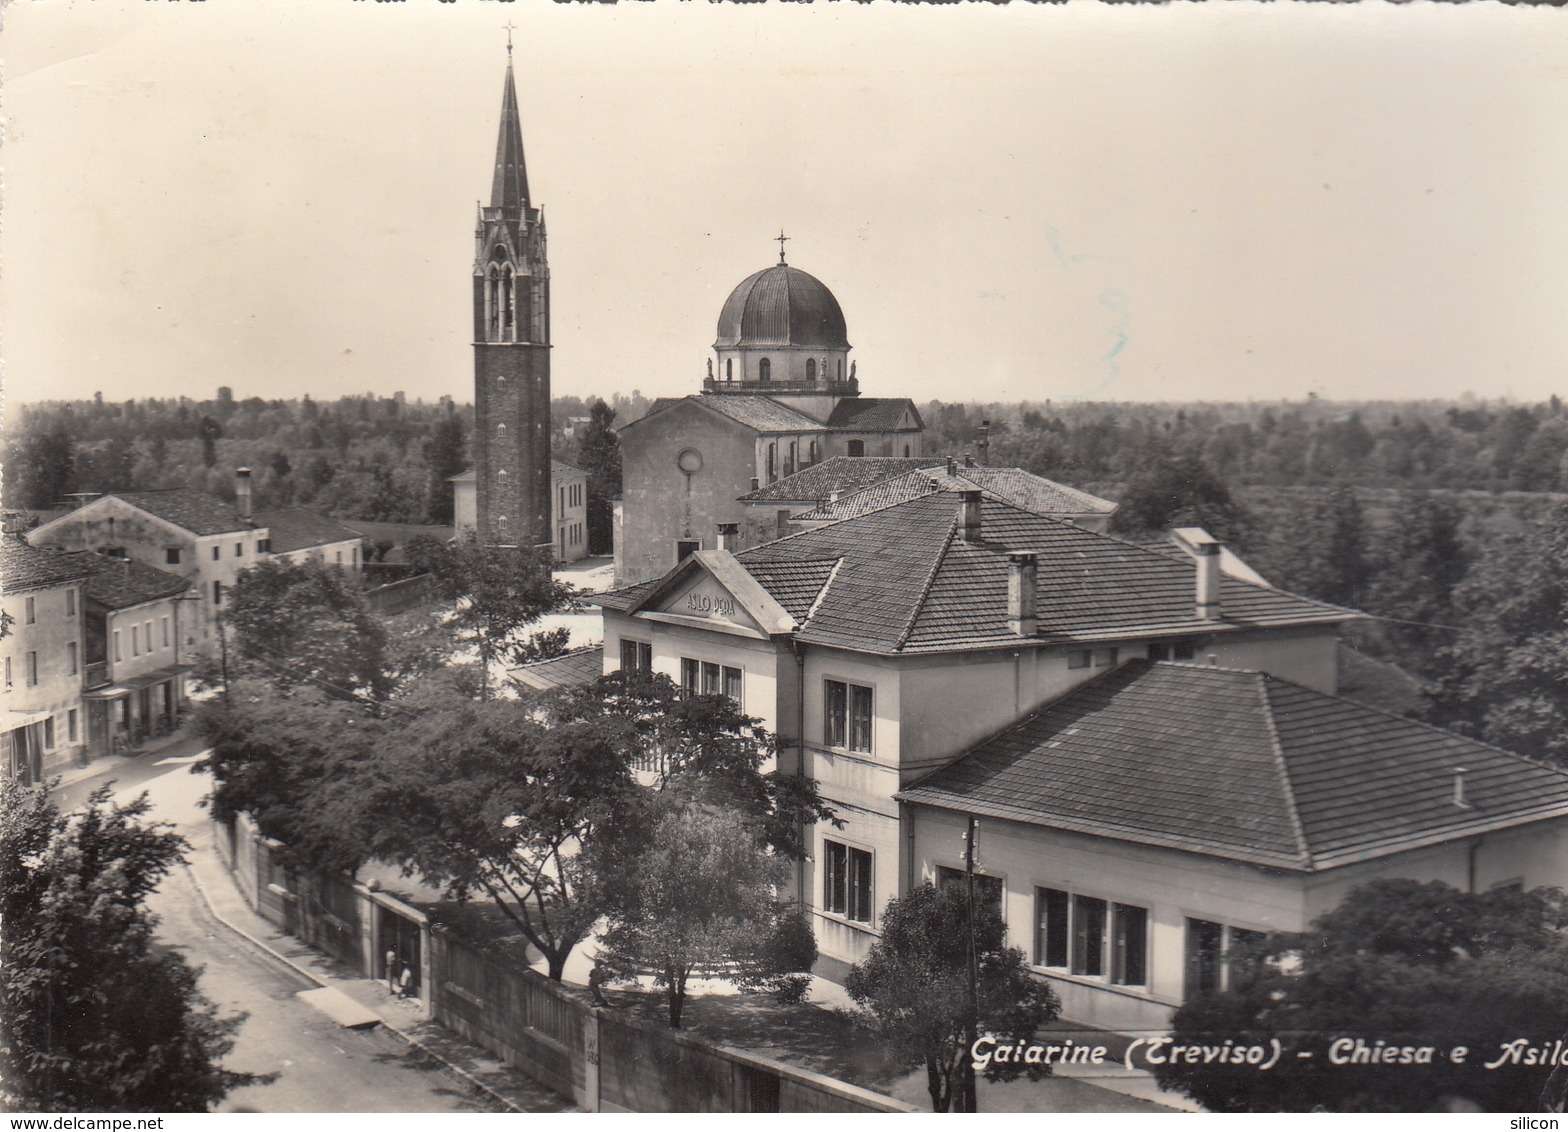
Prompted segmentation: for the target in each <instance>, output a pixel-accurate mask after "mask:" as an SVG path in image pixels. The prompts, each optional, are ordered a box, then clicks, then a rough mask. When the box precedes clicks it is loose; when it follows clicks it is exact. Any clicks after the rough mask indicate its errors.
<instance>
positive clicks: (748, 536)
mask: <svg viewBox="0 0 1568 1132" xmlns="http://www.w3.org/2000/svg"><path fill="white" fill-rule="evenodd" d="M777 238H778V240H779V248H780V250H779V262H778V263H776V264H774V265H772V266H771V267H766V268H764V269H763V270H761V271H758V272H756V273H755V274H753V275H750V276H748V277H747V278H746V279H744V280H742V281H741V283H740V284H739V286H737V287H736V288H735V289H734V291H732V292H731V293H730V296H729V298H728V299H726V300H725V302H724V306H723V308H722V309H721V310H720V311H719V321H718V334H717V337H716V338H715V339H714V343H713V351H714V357H713V358H710V359H709V361H708V373H707V377H706V378H705V379H704V380H703V383H702V392H701V393H695V394H692V395H690V396H687V397H675V398H661V399H660V400H658V401H655V402H654V404H653V407H652V408H651V409H650V410H649V412H648V414H647V415H646V416H644V417H643V418H642V419H641V420H637V421H633V422H631V423H630V424H628V425H626V426H624V427H623V428H622V429H621V430H620V438H621V477H622V483H623V484H624V485H625V493H626V498H625V502H624V504H623V506H622V507H621V509H620V512H619V517H618V522H617V524H616V534H615V576H616V580H617V582H618V583H619V584H622V585H628V584H631V583H633V582H640V581H645V580H647V579H649V578H655V577H658V576H659V575H660V574H662V573H664V572H665V571H666V570H668V569H669V568H670V567H671V566H673V565H675V564H676V563H677V562H679V561H681V560H682V559H684V558H686V557H688V556H689V555H691V554H693V553H694V552H696V551H698V550H712V549H714V548H715V547H716V546H717V545H718V542H717V539H718V535H717V533H716V532H717V529H718V526H719V525H720V524H732V523H733V524H735V526H736V528H737V531H738V532H739V534H738V537H739V538H740V540H741V541H742V542H743V543H744V544H745V545H754V544H756V543H758V542H761V541H763V538H764V537H771V535H767V536H765V535H764V533H763V532H762V531H760V530H752V529H751V526H750V525H748V524H747V523H746V520H747V508H746V507H745V505H744V504H742V503H741V502H740V497H741V496H742V495H745V494H747V493H748V492H751V491H755V490H757V489H758V488H762V487H767V486H768V485H770V484H774V483H777V482H778V481H779V480H781V479H787V478H788V477H790V476H793V475H794V474H796V473H797V472H799V471H801V470H803V469H806V468H810V467H813V466H815V465H817V464H820V463H822V462H823V461H825V460H829V459H832V458H834V457H870V456H897V457H918V456H923V455H926V453H925V451H924V449H923V447H922V445H923V437H924V430H925V426H924V424H923V423H922V422H921V420H920V413H919V411H918V410H917V409H916V408H915V405H914V402H913V401H911V400H910V399H909V398H907V397H862V396H861V395H860V382H859V379H858V377H857V376H856V373H855V363H854V362H853V361H851V360H850V358H849V350H850V346H849V335H848V331H847V329H846V326H845V322H844V311H843V309H842V308H841V307H840V306H839V302H838V299H837V298H835V297H834V295H833V292H832V291H830V290H828V288H827V287H826V285H824V284H823V283H822V282H821V281H820V280H818V279H817V278H816V277H814V276H812V275H809V274H807V273H806V272H804V271H802V270H800V269H799V268H797V267H792V266H791V265H790V264H789V263H787V262H786V261H785V257H784V251H783V241H784V240H785V238H786V237H784V236H783V235H782V234H781V235H780V236H779V237H777ZM715 363H716V364H715Z"/></svg>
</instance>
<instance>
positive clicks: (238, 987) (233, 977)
mask: <svg viewBox="0 0 1568 1132" xmlns="http://www.w3.org/2000/svg"><path fill="white" fill-rule="evenodd" d="M199 750H200V748H199V746H197V745H195V744H182V745H181V746H180V747H177V748H174V749H170V750H168V751H164V752H162V753H160V754H157V755H149V756H146V757H145V758H142V759H137V760H127V761H124V762H118V763H116V764H114V765H113V766H111V767H110V768H109V769H107V770H105V771H104V772H103V774H102V775H95V776H94V778H93V779H90V780H85V781H82V782H77V783H73V784H72V785H71V786H70V787H68V788H66V789H64V790H62V791H60V792H59V794H58V795H57V797H56V802H57V804H59V805H61V806H64V807H69V806H71V805H74V804H76V803H77V802H79V801H80V800H81V799H83V798H85V797H86V796H87V794H89V793H90V792H91V790H92V789H93V787H94V786H95V785H96V784H97V783H98V781H100V780H102V779H106V778H113V779H114V780H115V783H116V792H115V797H116V799H117V800H121V801H124V800H128V799H129V798H131V797H134V796H135V795H136V794H138V793H140V792H141V791H142V790H146V791H147V792H148V794H149V796H150V798H151V799H152V802H153V811H152V814H151V817H153V818H155V819H159V820H163V821H169V822H172V823H173V824H174V825H175V827H176V828H177V829H178V831H179V832H180V833H181V834H183V835H184V836H185V837H186V838H187V839H188V840H189V841H190V842H191V843H192V845H193V846H194V847H195V851H197V852H202V851H206V850H207V847H208V846H209V845H210V842H211V832H210V829H209V827H208V825H207V822H206V814H205V811H204V810H202V809H201V808H200V805H199V803H200V800H201V798H202V797H203V796H204V795H205V794H206V793H207V791H208V790H209V789H210V785H211V783H210V780H209V779H208V777H207V776H206V775H194V774H191V773H189V762H188V761H183V760H184V759H187V758H188V757H189V756H190V755H192V754H195V753H196V752H197V751H199ZM165 760H175V761H165ZM160 764H161V765H160ZM149 906H150V907H151V908H152V910H153V911H154V912H155V913H156V914H157V915H158V916H159V917H160V918H161V923H160V924H159V927H158V936H159V938H160V940H162V941H163V942H165V943H167V944H169V945H171V946H173V947H176V948H178V949H179V950H180V951H182V952H184V954H185V956H186V958H187V959H188V960H190V961H191V962H192V963H193V964H195V965H197V966H199V967H202V968H203V973H202V976H201V986H202V990H203V992H204V993H205V994H206V995H207V997H208V998H210V999H212V1000H213V1001H214V1002H216V1003H217V1004H218V1007H219V1012H220V1013H221V1014H224V1015H227V1014H231V1013H237V1012H244V1013H246V1014H247V1015H248V1017H247V1018H246V1020H245V1022H244V1023H243V1024H242V1026H241V1027H240V1030H239V1033H238V1040H237V1042H236V1044H235V1047H234V1050H233V1052H232V1053H230V1054H229V1056H228V1057H227V1058H226V1059H225V1061H226V1063H227V1064H228V1065H230V1066H231V1067H233V1068H235V1069H243V1070H248V1071H251V1072H262V1073H277V1074H278V1079H277V1080H276V1081H275V1082H274V1083H272V1084H269V1085H256V1086H250V1087H248V1088H244V1089H240V1090H237V1091H236V1092H234V1093H233V1094H231V1095H230V1096H229V1098H228V1099H227V1100H226V1101H225V1102H224V1103H222V1104H221V1105H220V1106H219V1108H218V1111H220V1112H245V1111H251V1112H257V1111H260V1112H486V1111H493V1107H492V1106H491V1105H490V1104H489V1102H485V1101H482V1100H481V1099H480V1098H478V1097H477V1096H476V1095H475V1094H474V1093H473V1092H472V1091H471V1090H469V1089H467V1088H465V1087H463V1086H462V1085H461V1084H460V1083H459V1082H458V1081H456V1080H455V1079H454V1078H452V1077H451V1076H450V1075H449V1074H447V1073H446V1072H445V1071H444V1070H443V1069H442V1068H441V1067H440V1066H439V1065H437V1064H436V1063H434V1062H433V1061H431V1060H429V1059H428V1058H425V1057H424V1056H423V1055H420V1054H418V1053H416V1052H414V1051H412V1050H410V1048H409V1047H408V1045H407V1044H406V1043H404V1042H403V1040H402V1039H400V1038H399V1037H397V1036H396V1035H395V1034H392V1033H389V1032H388V1031H386V1030H384V1029H381V1028H380V1027H377V1028H376V1029H373V1030H368V1031H367V1030H345V1029H342V1028H341V1027H339V1026H338V1025H337V1024H336V1023H334V1022H332V1021H331V1020H330V1019H328V1018H327V1017H326V1016H325V1015H323V1014H321V1013H320V1012H318V1011H317V1010H315V1009H314V1008H313V1007H310V1006H307V1005H306V1004H305V1003H303V1002H301V1001H300V1000H299V999H297V998H296V997H294V996H295V994H296V992H298V991H301V990H311V989H314V987H315V984H313V983H309V982H307V981H305V980H304V979H302V978H301V977H300V976H298V975H296V974H295V973H294V972H292V971H290V970H289V969H288V968H287V967H285V966H283V965H282V964H280V963H278V962H277V961H275V960H273V959H271V958H270V957H267V956H266V955H264V954H263V953H261V952H259V951H257V950H256V949H255V948H254V947H252V946H251V945H250V944H249V943H247V942H245V941H244V940H243V939H241V938H239V937H238V936H236V935H235V934H234V933H232V932H230V931H229V930H228V929H227V928H225V927H224V926H223V925H222V924H220V923H219V922H218V921H217V920H216V919H214V918H213V917H212V915H211V914H210V913H209V912H208V910H207V907H206V905H205V903H203V901H202V900H201V898H200V896H199V894H198V893H197V891H196V888H195V885H194V884H193V882H192V881H191V878H190V876H189V874H187V873H186V872H185V870H183V869H180V870H177V871H176V872H175V873H174V874H173V875H171V876H170V877H168V878H166V879H165V881H164V883H163V884H162V886H161V887H160V888H159V890H158V892H157V893H155V894H154V896H153V897H152V899H151V900H150V901H149Z"/></svg>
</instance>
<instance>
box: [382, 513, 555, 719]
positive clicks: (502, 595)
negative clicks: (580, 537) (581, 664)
mask: <svg viewBox="0 0 1568 1132" xmlns="http://www.w3.org/2000/svg"><path fill="white" fill-rule="evenodd" d="M404 553H405V554H406V555H407V557H408V560H409V562H410V563H412V564H413V565H414V566H416V567H418V568H419V569H421V570H425V571H428V572H429V573H431V574H432V575H434V576H435V579H436V584H437V586H438V587H439V588H440V591H441V593H442V595H443V596H445V597H446V598H447V599H448V600H450V601H452V602H454V603H455V604H456V610H455V613H454V618H453V622H454V625H455V627H456V629H457V631H458V633H459V635H460V636H462V637H463V638H464V639H466V640H467V641H468V642H469V643H470V644H472V645H473V646H474V648H475V649H476V650H477V651H478V653H479V664H480V674H479V695H480V699H487V698H488V697H489V691H490V675H489V674H490V666H491V665H492V664H494V663H495V662H496V661H497V660H499V659H501V658H503V657H505V656H506V655H507V653H508V651H509V650H510V649H511V648H512V647H513V646H514V645H516V644H517V643H518V634H519V633H520V632H522V630H523V629H525V628H526V627H527V626H529V625H531V624H533V623H534V622H535V621H537V620H539V618H540V617H542V616H543V615H544V614H546V613H549V612H551V611H552V610H556V609H561V608H563V607H565V606H567V605H569V604H570V603H571V601H572V600H573V597H574V595H575V592H576V591H575V590H573V589H572V587H571V586H569V585H566V584H565V583H564V582H557V581H556V580H555V577H554V576H553V575H552V574H551V569H552V568H553V567H554V565H555V560H554V557H553V555H552V553H551V551H550V548H549V547H521V546H486V545H485V544H484V543H481V542H480V541H479V540H478V538H477V537H475V536H473V535H472V534H470V535H469V536H468V537H467V538H466V539H464V540H462V541H460V542H453V543H441V542H438V541H436V540H435V539H432V538H429V537H425V536H421V537H417V538H413V539H410V540H409V541H408V544H407V545H406V546H405V547H404Z"/></svg>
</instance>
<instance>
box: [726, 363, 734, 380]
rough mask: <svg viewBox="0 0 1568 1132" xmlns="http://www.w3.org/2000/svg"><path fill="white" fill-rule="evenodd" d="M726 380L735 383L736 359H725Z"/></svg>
mask: <svg viewBox="0 0 1568 1132" xmlns="http://www.w3.org/2000/svg"><path fill="white" fill-rule="evenodd" d="M724 380H725V381H734V380H735V359H734V358H725V359H724Z"/></svg>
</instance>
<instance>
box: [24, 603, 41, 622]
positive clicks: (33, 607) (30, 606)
mask: <svg viewBox="0 0 1568 1132" xmlns="http://www.w3.org/2000/svg"><path fill="white" fill-rule="evenodd" d="M26 610H27V612H26V613H25V614H24V615H23V617H24V619H25V621H26V623H27V624H29V625H31V624H32V623H33V622H34V621H36V620H37V613H38V607H37V604H36V602H35V600H34V599H33V598H28V599H27V601H26Z"/></svg>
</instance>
